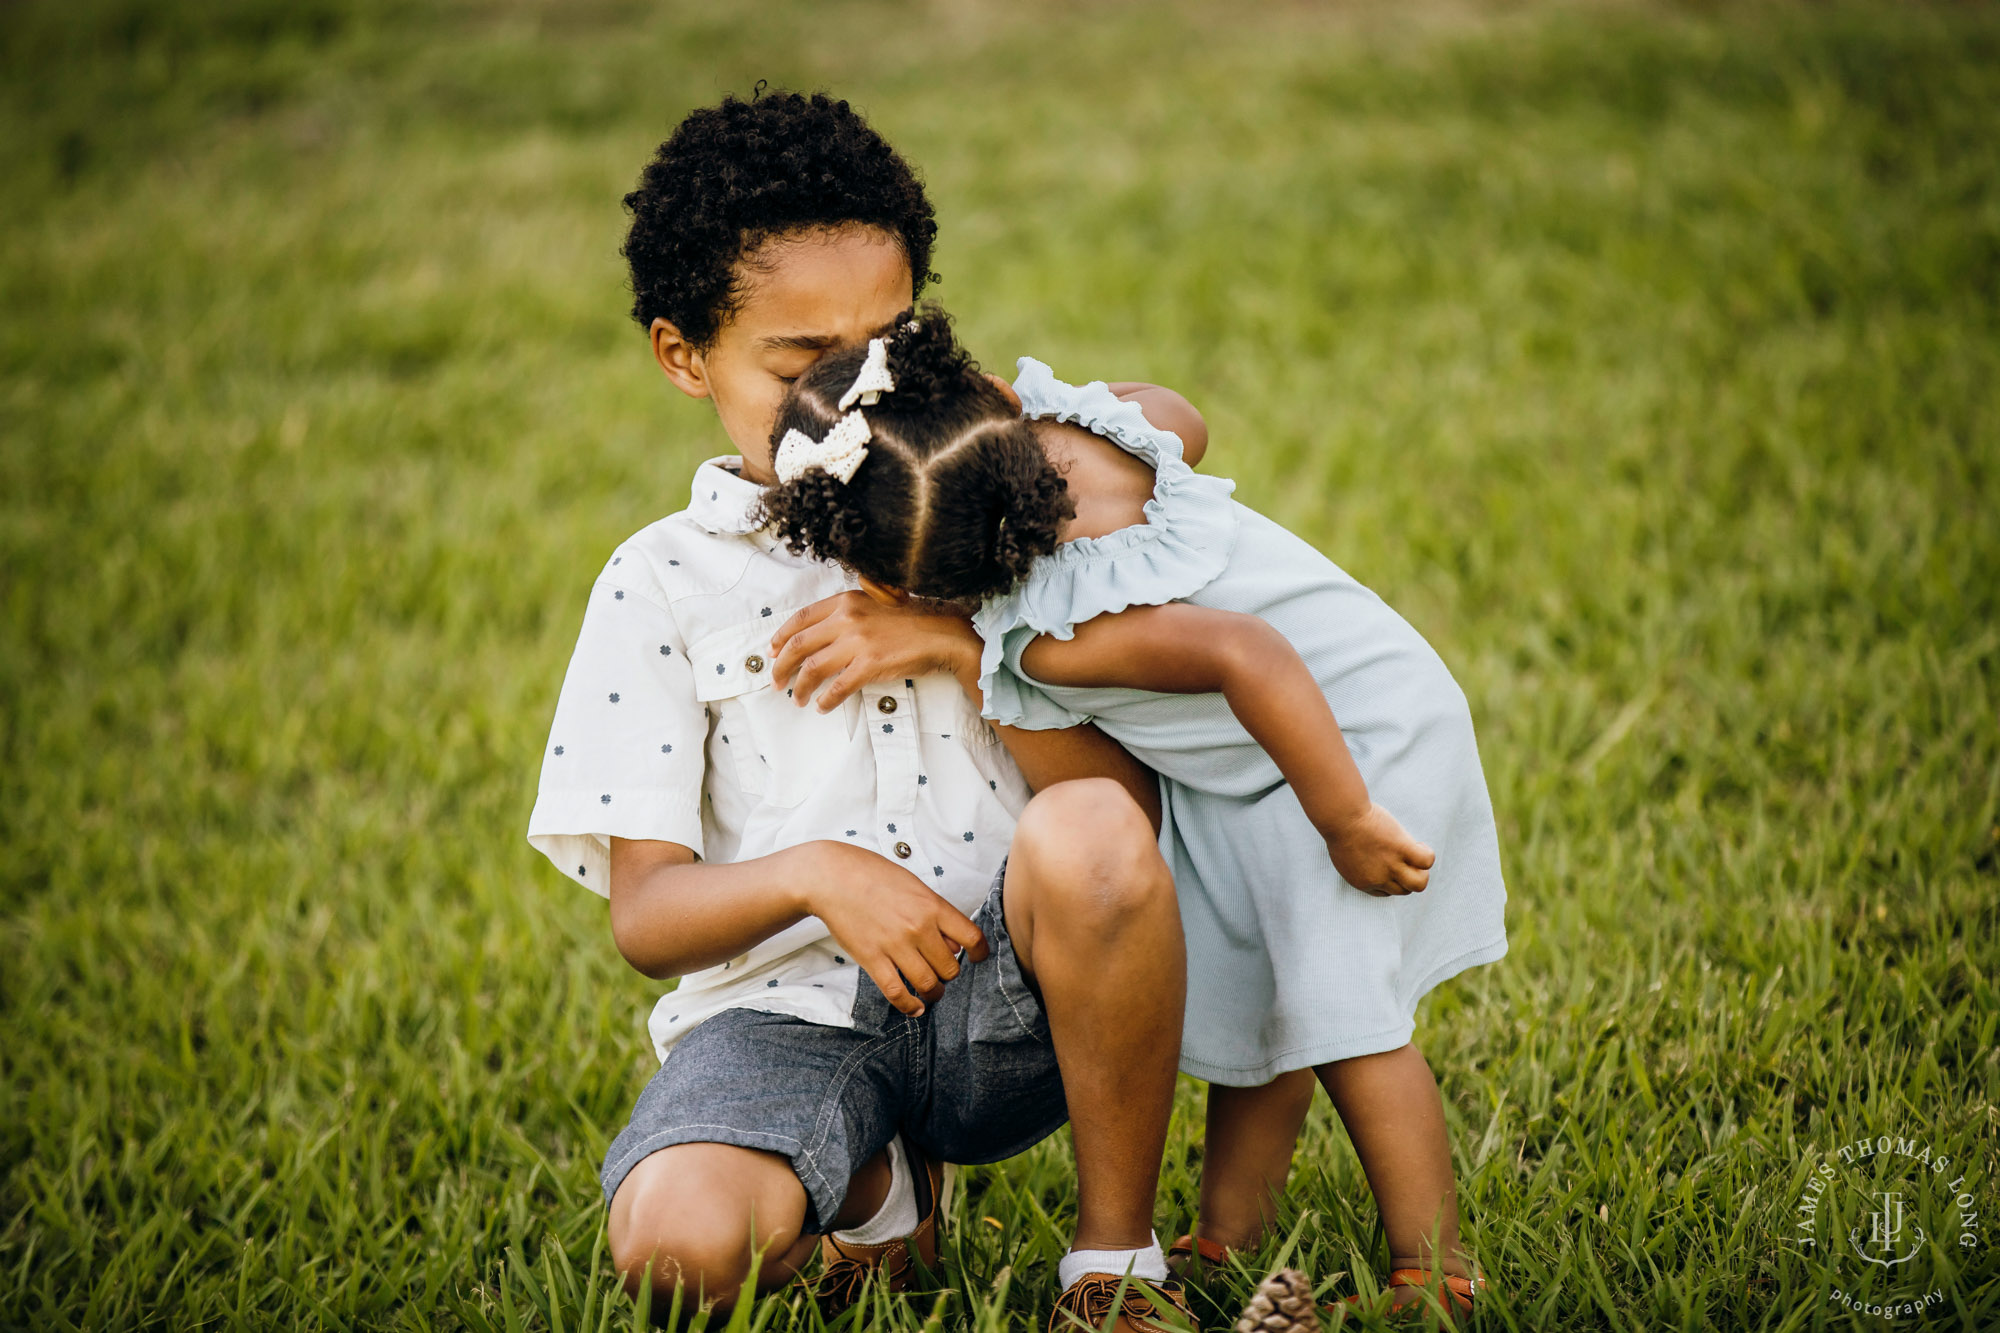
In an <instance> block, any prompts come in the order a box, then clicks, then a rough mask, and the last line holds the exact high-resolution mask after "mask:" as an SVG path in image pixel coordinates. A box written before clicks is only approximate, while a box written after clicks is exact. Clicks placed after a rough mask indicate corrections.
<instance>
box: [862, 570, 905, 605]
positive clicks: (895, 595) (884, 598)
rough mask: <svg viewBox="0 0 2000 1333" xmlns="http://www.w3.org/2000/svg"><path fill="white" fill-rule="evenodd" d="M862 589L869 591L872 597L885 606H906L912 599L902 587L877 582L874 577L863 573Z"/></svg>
mask: <svg viewBox="0 0 2000 1333" xmlns="http://www.w3.org/2000/svg"><path fill="white" fill-rule="evenodd" d="M861 591H863V592H865V593H867V594H868V595H869V596H870V597H871V598H873V599H874V600H876V601H878V602H880V603H882V605H884V606H906V605H908V604H909V600H910V594H908V593H907V592H904V591H903V590H902V589H901V588H892V587H890V586H889V585H888V584H886V583H877V582H876V581H875V580H874V579H871V578H868V577H867V576H866V575H863V576H862V579H861Z"/></svg>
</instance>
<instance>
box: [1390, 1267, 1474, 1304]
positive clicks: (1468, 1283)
mask: <svg viewBox="0 0 2000 1333" xmlns="http://www.w3.org/2000/svg"><path fill="white" fill-rule="evenodd" d="M1439 1281H1442V1282H1443V1283H1444V1289H1445V1290H1446V1291H1448V1292H1450V1293H1451V1294H1452V1295H1454V1296H1458V1297H1461V1298H1463V1299H1464V1300H1466V1301H1470V1300H1472V1298H1473V1297H1475V1296H1477V1295H1478V1294H1479V1292H1480V1289H1481V1288H1482V1287H1484V1286H1485V1285H1486V1283H1485V1280H1484V1279H1482V1278H1476V1277H1460V1276H1459V1275H1458V1274H1456V1273H1434V1272H1432V1271H1431V1270H1430V1269H1428V1268H1399V1269H1397V1270H1396V1271H1395V1272H1393V1273H1391V1274H1389V1285H1390V1286H1392V1287H1428V1286H1430V1285H1431V1284H1432V1283H1434V1282H1439Z"/></svg>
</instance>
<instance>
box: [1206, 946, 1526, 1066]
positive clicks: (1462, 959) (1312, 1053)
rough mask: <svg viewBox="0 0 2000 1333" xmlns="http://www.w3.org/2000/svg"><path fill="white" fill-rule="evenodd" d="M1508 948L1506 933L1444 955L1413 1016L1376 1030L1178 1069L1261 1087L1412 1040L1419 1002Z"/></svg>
mask: <svg viewBox="0 0 2000 1333" xmlns="http://www.w3.org/2000/svg"><path fill="white" fill-rule="evenodd" d="M1506 954H1507V938H1506V936H1505V935H1502V936H1501V937H1500V938H1499V939H1498V940H1489V941H1487V942H1486V943H1485V944H1481V945H1477V946H1475V947H1473V948H1471V949H1468V950H1466V951H1465V952H1464V953H1461V954H1458V955H1457V956H1456V957H1453V958H1449V959H1446V960H1445V961H1444V962H1442V963H1440V964H1438V966H1436V967H1434V968H1432V969H1431V971H1430V972H1429V973H1428V974H1427V975H1426V976H1425V977H1424V979H1423V981H1422V982H1421V983H1419V985H1418V986H1417V988H1416V991H1415V993H1414V994H1412V995H1411V996H1410V999H1409V1001H1408V1007H1409V1008H1410V1009H1411V1010H1412V1017H1410V1018H1407V1019H1405V1020H1403V1021H1402V1022H1400V1023H1397V1024H1394V1025H1392V1026H1390V1027H1386V1028H1378V1029H1377V1030H1376V1031H1374V1032H1367V1033H1363V1034H1362V1035H1360V1036H1358V1037H1339V1038H1335V1039H1334V1040H1332V1041H1323V1042H1315V1043H1313V1044H1312V1045H1309V1046H1297V1047H1294V1048H1293V1049H1291V1050H1289V1051H1283V1052H1280V1053H1279V1054H1277V1055H1274V1056H1272V1057H1271V1058H1270V1059H1268V1060H1266V1061H1264V1062H1263V1063H1261V1064H1257V1065H1251V1066H1238V1065H1219V1064H1211V1063H1210V1062H1208V1061H1206V1060H1201V1059H1196V1058H1194V1057H1192V1056H1189V1055H1187V1054H1185V1053H1184V1054H1182V1056H1181V1061H1180V1070H1181V1072H1182V1073H1183V1074H1187V1075H1189V1076H1191V1077H1193V1078H1198V1079H1201V1080H1202V1081H1203V1082H1205V1083H1220V1084H1222V1085H1223V1086H1224V1087H1230V1088H1259V1087H1262V1086H1263V1085H1264V1084H1266V1083H1269V1082H1270V1081H1271V1080H1272V1079H1274V1078H1276V1077H1277V1076H1278V1075H1280V1074H1288V1073H1290V1072H1291V1071H1292V1070H1294V1069H1310V1068H1312V1067H1314V1066H1316V1065H1323V1064H1331V1063H1333V1062H1334V1061H1336V1060H1353V1059H1356V1058H1358V1057H1360V1056H1364V1055H1380V1054H1381V1053H1382V1052H1384V1051H1393V1050H1396V1049H1398V1048H1399V1047H1402V1046H1405V1045H1408V1044H1409V1040H1410V1038H1411V1036H1412V1035H1414V1033H1415V1032H1416V1028H1417V1024H1416V1018H1415V1017H1414V1011H1415V1009H1416V1007H1417V1002H1418V1001H1419V1000H1421V999H1423V998H1424V996H1426V995H1428V994H1430V993H1431V992H1432V991H1433V990H1435V989H1437V988H1438V987H1439V986H1440V985H1442V984H1444V983H1445V982H1447V981H1449V980H1451V979H1452V978H1453V977H1455V976H1457V975H1458V974H1459V973H1460V972H1464V971H1466V970H1467V969H1469V968H1474V967H1478V966H1480V965H1481V964H1483V963H1492V962H1497V961H1499V960H1500V959H1501V958H1503V957H1505V956H1506Z"/></svg>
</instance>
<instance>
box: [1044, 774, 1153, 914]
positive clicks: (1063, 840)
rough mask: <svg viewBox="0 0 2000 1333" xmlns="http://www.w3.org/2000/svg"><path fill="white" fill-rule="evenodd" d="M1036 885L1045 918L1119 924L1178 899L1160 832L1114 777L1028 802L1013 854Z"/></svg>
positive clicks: (1062, 786)
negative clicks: (1162, 852)
mask: <svg viewBox="0 0 2000 1333" xmlns="http://www.w3.org/2000/svg"><path fill="white" fill-rule="evenodd" d="M1008 855H1009V858H1010V866H1009V870H1010V874H1011V872H1012V870H1013V869H1014V865H1015V864H1016V860H1015V859H1016V858H1018V864H1019V866H1020V868H1021V869H1022V870H1023V871H1025V872H1026V878H1028V879H1029V880H1031V881H1032V886H1031V887H1029V892H1030V893H1032V894H1033V896H1034V898H1035V900H1036V901H1035V910H1036V911H1037V913H1040V912H1043V911H1048V910H1053V911H1055V912H1058V913H1060V914H1061V915H1062V916H1063V917H1065V918H1067V919H1069V920H1071V921H1076V920H1077V918H1079V917H1080V918H1085V919H1098V920H1100V921H1101V922H1102V923H1103V924H1107V925H1115V924H1116V923H1118V922H1119V921H1122V920H1127V919H1130V917H1131V916H1132V914H1134V913H1142V912H1145V911H1146V910H1148V909H1150V908H1156V907H1159V906H1161V905H1162V904H1163V903H1166V904H1171V902H1172V900H1173V888H1174V886H1173V877H1172V875H1170V874H1169V873H1168V871H1167V866H1166V862H1165V861H1164V860H1162V859H1161V857H1160V850H1159V843H1158V840H1157V838H1156V835H1155V834H1154V832H1153V825H1152V822H1151V821H1150V820H1148V819H1147V818H1146V814H1145V812H1144V811H1142V810H1141V809H1140V808H1139V806H1138V804H1137V803H1136V802H1135V801H1133V799H1132V797H1131V796H1130V794H1128V793H1127V792H1126V790H1125V789H1124V788H1123V787H1121V786H1119V785H1118V784H1117V783H1115V782H1113V781H1111V780H1109V779H1108V778H1084V779H1080V780H1077V781H1073V782H1061V783H1057V784H1056V785H1055V786H1053V787H1050V788H1048V789H1047V790H1045V791H1043V792H1041V793H1040V794H1039V795H1037V796H1036V797H1035V799H1034V800H1032V801H1030V802H1028V808H1027V809H1026V810H1024V811H1022V813H1021V820H1020V823H1019V824H1018V825H1017V826H1016V828H1015V831H1014V843H1013V846H1012V848H1011V850H1010V851H1009V853H1008Z"/></svg>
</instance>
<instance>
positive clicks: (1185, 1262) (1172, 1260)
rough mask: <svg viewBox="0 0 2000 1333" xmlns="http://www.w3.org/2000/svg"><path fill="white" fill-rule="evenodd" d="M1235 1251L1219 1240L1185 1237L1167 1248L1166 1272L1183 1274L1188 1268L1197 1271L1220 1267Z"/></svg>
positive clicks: (1192, 1236)
mask: <svg viewBox="0 0 2000 1333" xmlns="http://www.w3.org/2000/svg"><path fill="white" fill-rule="evenodd" d="M1233 1253H1235V1251H1233V1250H1231V1249H1230V1248H1229V1247H1228V1246H1227V1245H1224V1244H1223V1243H1222V1242H1221V1241H1219V1240H1209V1239H1207V1238H1206V1237H1202V1236H1194V1235H1186V1236H1182V1237H1181V1238H1180V1239H1179V1240H1177V1241H1175V1242H1174V1243H1173V1244H1172V1245H1169V1246H1167V1271H1168V1272H1170V1273H1176V1274H1178V1273H1185V1272H1187V1270H1188V1269H1189V1268H1195V1269H1196V1270H1199V1269H1200V1268H1202V1267H1203V1266H1206V1265H1211V1264H1212V1265H1216V1266H1220V1265H1221V1264H1222V1263H1224V1262H1225V1261H1226V1260H1227V1259H1228V1258H1229V1256H1230V1255H1231V1254H1233Z"/></svg>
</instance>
